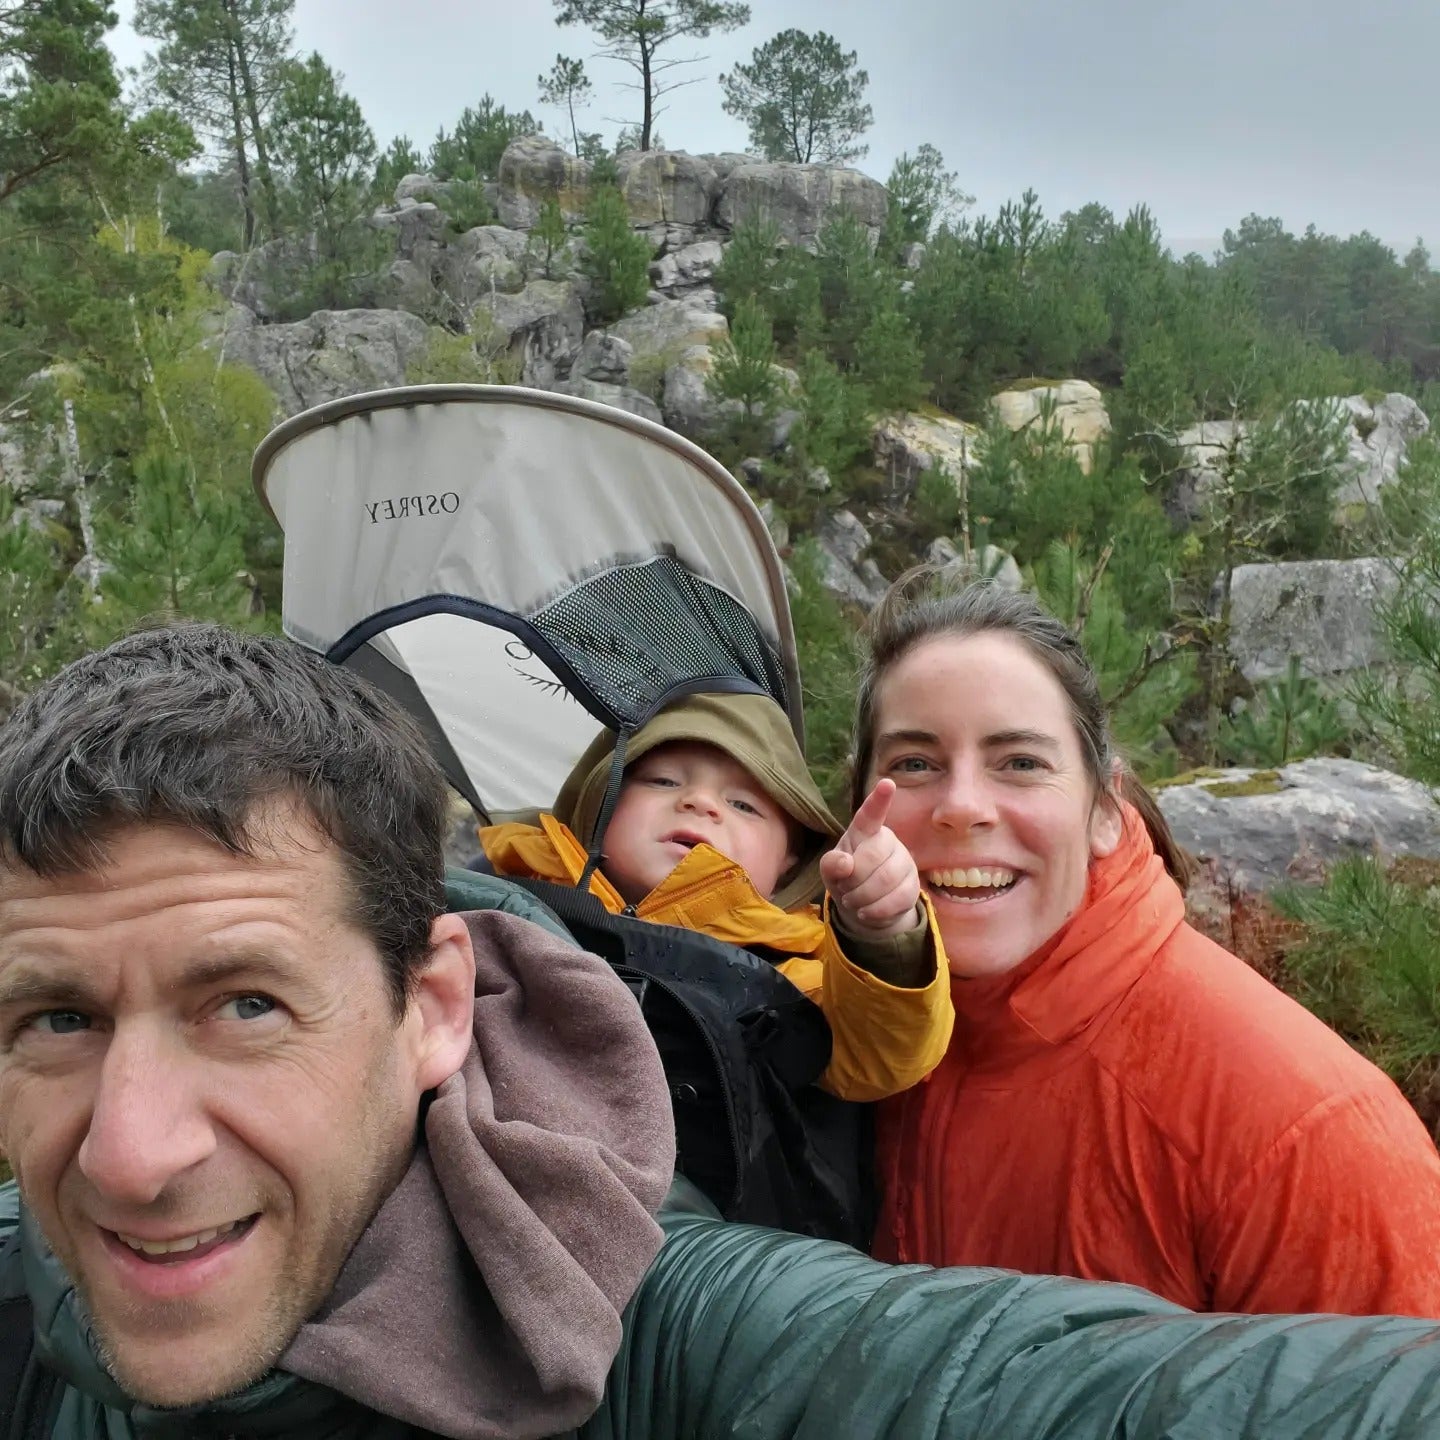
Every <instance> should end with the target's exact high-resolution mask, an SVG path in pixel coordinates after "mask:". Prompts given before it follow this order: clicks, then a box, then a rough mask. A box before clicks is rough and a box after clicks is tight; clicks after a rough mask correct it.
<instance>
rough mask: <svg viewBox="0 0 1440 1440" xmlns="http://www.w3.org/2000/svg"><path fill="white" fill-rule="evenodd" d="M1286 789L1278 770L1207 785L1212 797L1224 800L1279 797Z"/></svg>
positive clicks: (1206, 787) (1260, 771)
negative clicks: (1265, 796)
mask: <svg viewBox="0 0 1440 1440" xmlns="http://www.w3.org/2000/svg"><path fill="white" fill-rule="evenodd" d="M1284 788H1285V785H1284V782H1283V781H1282V780H1281V778H1280V772H1279V771H1278V770H1257V771H1256V772H1255V773H1254V774H1253V775H1251V776H1248V777H1247V778H1246V779H1244V780H1221V781H1217V782H1216V783H1215V784H1211V785H1206V786H1205V789H1206V790H1207V791H1208V792H1209V793H1210V794H1211V795H1217V796H1219V797H1220V799H1222V800H1239V799H1241V798H1243V797H1245V796H1248V795H1278V794H1279V793H1280V792H1281V791H1282V790H1283V789H1284Z"/></svg>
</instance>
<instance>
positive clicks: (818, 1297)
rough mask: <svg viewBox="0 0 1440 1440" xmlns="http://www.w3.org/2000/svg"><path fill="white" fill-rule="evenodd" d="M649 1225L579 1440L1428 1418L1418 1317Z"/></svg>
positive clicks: (1436, 1380)
mask: <svg viewBox="0 0 1440 1440" xmlns="http://www.w3.org/2000/svg"><path fill="white" fill-rule="evenodd" d="M663 1223H664V1224H665V1227H666V1232H667V1238H666V1243H665V1246H664V1248H663V1249H662V1251H661V1253H660V1255H659V1257H658V1258H657V1260H656V1262H655V1264H654V1266H653V1267H652V1269H651V1271H650V1273H649V1275H648V1276H647V1278H646V1280H645V1282H644V1283H643V1284H642V1286H641V1288H640V1290H639V1292H638V1293H637V1294H636V1296H635V1298H634V1300H633V1301H632V1302H631V1305H630V1308H629V1310H628V1312H627V1314H626V1323H625V1335H624V1341H623V1344H622V1347H621V1351H620V1354H619V1356H618V1357H617V1359H616V1362H615V1366H614V1369H613V1370H612V1372H611V1380H610V1385H609V1387H608V1389H607V1392H606V1398H605V1402H604V1404H603V1405H602V1407H601V1409H600V1411H599V1413H598V1414H597V1415H596V1416H595V1417H594V1418H593V1419H592V1420H591V1421H590V1422H589V1423H588V1424H587V1425H586V1426H585V1427H584V1429H583V1430H582V1431H581V1432H580V1433H581V1436H582V1437H583V1440H665V1437H673V1436H682V1435H683V1436H685V1437H686V1440H721V1437H725V1440H731V1437H738V1436H744V1437H746V1440H881V1437H890V1436H904V1437H905V1440H941V1437H944V1440H970V1437H976V1436H984V1437H985V1440H1047V1437H1065V1440H1102V1437H1106V1436H1112V1437H1117V1440H1118V1437H1122V1436H1123V1437H1126V1440H1150V1437H1153V1440H1162V1437H1163V1440H1214V1437H1216V1436H1222V1435H1224V1436H1242V1435H1243V1436H1256V1437H1260V1436H1263V1437H1265V1440H1289V1437H1295V1440H1300V1437H1304V1440H1340V1437H1342V1436H1344V1437H1347V1440H1348V1437H1353V1436H1356V1435H1364V1436H1366V1437H1367V1440H1400V1437H1406V1440H1410V1437H1414V1440H1419V1437H1422V1436H1430V1435H1436V1434H1440V1326H1437V1325H1433V1324H1430V1323H1428V1322H1425V1321H1419V1320H1404V1319H1393V1318H1350V1317H1344V1318H1341V1317H1330V1316H1300V1317H1296V1316H1227V1315H1207V1316H1201V1315H1192V1314H1190V1313H1189V1312H1188V1311H1184V1310H1181V1309H1179V1308H1178V1307H1176V1306H1173V1305H1170V1304H1168V1303H1167V1302H1165V1301H1163V1300H1159V1299H1156V1298H1155V1297H1154V1296H1152V1295H1149V1294H1146V1293H1145V1292H1144V1291H1141V1290H1135V1289H1132V1288H1130V1287H1128V1286H1120V1285H1097V1284H1090V1283H1087V1282H1082V1281H1078V1280H1062V1279H1056V1278H1053V1277H1049V1276H1023V1275H1016V1274H1013V1273H1011V1272H1008V1271H999V1270H979V1269H953V1270H929V1269H925V1268H922V1267H914V1266H906V1267H893V1266H887V1265H882V1264H880V1263H878V1262H876V1261H872V1260H869V1259H867V1258H866V1257H865V1256H863V1255H859V1254H857V1253H856V1252H855V1251H853V1250H850V1249H847V1248H845V1247H844V1246H841V1245H836V1244H831V1243H828V1242H825V1241H816V1240H807V1239H803V1238H800V1237H797V1236H793V1235H784V1234H781V1233H779V1232H776V1231H768V1230H759V1229H756V1228H753V1227H749V1226H739V1225H725V1224H723V1223H721V1222H717V1221H712V1220H707V1219H703V1218H698V1217H695V1216H676V1215H667V1216H665V1217H663Z"/></svg>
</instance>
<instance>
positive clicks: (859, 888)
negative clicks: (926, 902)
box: [820, 780, 925, 940]
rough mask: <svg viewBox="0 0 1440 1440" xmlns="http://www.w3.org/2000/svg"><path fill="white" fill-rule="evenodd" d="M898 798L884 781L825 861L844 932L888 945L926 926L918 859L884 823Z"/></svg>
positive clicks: (891, 783)
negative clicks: (893, 939)
mask: <svg viewBox="0 0 1440 1440" xmlns="http://www.w3.org/2000/svg"><path fill="white" fill-rule="evenodd" d="M894 794H895V782H894V781H893V780H879V781H877V782H876V784H875V788H874V789H873V790H872V791H871V792H870V793H869V794H868V795H867V796H866V797H865V800H864V803H863V804H862V805H861V806H860V808H859V809H858V810H857V811H856V812H855V816H854V819H852V820H851V821H850V824H849V826H848V828H847V829H846V831H845V833H844V834H843V835H842V836H841V837H840V838H839V840H837V841H836V842H835V848H834V849H833V850H831V851H830V852H829V853H828V854H826V855H824V856H823V857H822V858H821V860H820V878H821V879H822V880H824V882H825V888H826V889H827V890H828V891H829V892H830V897H831V900H832V901H833V902H834V904H835V907H836V909H837V911H838V912H839V913H838V915H837V917H836V918H837V920H838V923H839V924H840V927H841V928H842V929H843V930H845V931H847V932H848V933H849V934H851V935H854V936H855V937H856V938H857V939H860V940H889V939H891V938H893V937H894V936H896V935H903V934H906V933H907V932H909V931H912V930H919V929H920V928H921V926H922V925H924V923H925V912H924V909H923V908H922V907H921V905H920V872H919V871H918V870H916V868H915V860H914V857H913V856H912V855H911V854H910V852H909V851H908V850H907V849H906V848H905V846H903V845H902V844H901V843H900V841H899V840H898V839H897V838H896V835H895V832H894V831H893V830H891V829H890V827H889V826H888V825H886V823H885V817H886V815H888V814H889V813H890V801H891V799H892V798H893V796H894Z"/></svg>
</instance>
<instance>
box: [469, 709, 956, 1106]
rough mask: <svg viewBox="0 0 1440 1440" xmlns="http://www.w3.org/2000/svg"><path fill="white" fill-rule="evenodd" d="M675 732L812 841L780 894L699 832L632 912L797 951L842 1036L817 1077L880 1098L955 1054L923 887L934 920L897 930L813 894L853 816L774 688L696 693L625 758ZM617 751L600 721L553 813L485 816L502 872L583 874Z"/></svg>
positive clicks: (799, 975) (610, 905)
mask: <svg viewBox="0 0 1440 1440" xmlns="http://www.w3.org/2000/svg"><path fill="white" fill-rule="evenodd" d="M670 740H700V741H704V742H706V743H708V744H712V745H716V746H717V747H719V748H720V749H722V750H723V751H725V753H726V754H728V755H731V756H733V757H734V758H735V759H736V760H737V761H739V763H740V764H742V765H744V766H745V768H746V769H747V770H749V771H750V773H751V774H752V775H753V776H754V777H755V779H756V780H757V781H758V782H759V783H760V784H761V785H763V787H764V788H765V790H766V792H767V793H768V794H769V795H770V796H771V797H772V798H773V799H774V800H775V801H776V803H777V804H779V805H780V806H782V807H783V808H784V809H785V811H786V812H787V813H788V814H789V815H791V816H792V817H794V818H795V819H796V820H798V821H799V822H800V823H801V824H802V825H803V826H804V827H805V830H806V833H807V836H808V837H809V843H808V845H807V846H806V848H805V852H804V854H803V855H802V857H801V859H800V860H799V861H798V862H797V864H796V866H795V868H794V869H793V870H792V871H791V872H790V874H789V875H788V876H787V877H786V878H785V879H784V880H783V881H782V884H781V887H780V889H779V891H778V892H777V893H776V895H775V897H774V899H773V900H770V899H767V898H766V897H765V896H763V895H761V894H760V893H759V892H758V891H757V890H756V889H755V887H754V885H753V884H752V883H751V881H750V877H749V875H748V874H746V872H745V870H744V869H743V868H742V867H741V866H739V865H737V864H736V863H735V862H734V861H733V860H730V859H729V858H728V857H726V856H724V855H721V854H720V853H719V852H718V851H717V850H715V849H713V848H712V847H711V846H709V845H697V846H696V847H695V848H694V850H692V851H691V852H690V853H689V854H688V855H687V856H686V857H685V858H684V859H683V860H682V861H681V862H680V863H679V864H678V865H677V866H676V867H675V869H674V870H672V871H671V872H670V874H669V875H668V876H667V877H666V878H665V879H664V880H663V881H662V882H661V883H660V884H659V885H657V886H656V887H655V889H654V890H652V891H651V892H650V893H649V894H648V895H647V896H646V897H645V898H644V899H643V900H642V901H640V903H639V904H638V905H636V906H635V907H634V909H633V910H632V911H630V912H629V913H632V914H634V915H636V916H638V917H639V918H640V919H642V920H653V921H655V922H656V923H657V924H663V925H678V926H681V927H683V928H684V929H687V930H695V931H698V932H700V933H701V934H704V935H709V936H711V937H712V938H713V939H716V940H722V941H725V942H727V943H729V944H732V945H739V946H743V947H745V948H747V949H750V948H755V947H763V948H764V949H766V950H773V951H775V952H776V953H777V954H778V955H782V956H789V957H790V958H789V959H784V960H780V961H779V962H778V964H777V968H778V969H779V970H780V972H781V974H783V975H784V976H785V977H786V978H787V979H789V980H790V981H791V983H792V984H794V985H795V986H796V987H797V988H798V989H800V990H801V991H802V992H803V993H804V994H805V995H807V996H809V998H810V999H811V1000H813V1001H814V1002H815V1003H816V1004H817V1005H819V1006H820V1008H821V1009H822V1010H823V1011H824V1013H825V1018H826V1020H828V1021H829V1023H830V1030H831V1034H832V1036H833V1048H832V1051H831V1057H830V1064H829V1066H828V1067H827V1069H826V1071H825V1073H824V1075H822V1076H821V1079H820V1083H821V1085H822V1086H824V1088H825V1089H826V1090H828V1091H829V1092H830V1093H831V1094H832V1095H837V1096H839V1097H840V1098H841V1099H843V1100H881V1099H884V1098H886V1097H887V1096H890V1095H895V1094H898V1093H899V1092H901V1091H903V1090H907V1089H909V1088H910V1086H912V1085H914V1084H915V1083H916V1082H917V1081H919V1080H922V1079H924V1077H925V1076H926V1075H928V1074H929V1073H930V1071H931V1070H933V1069H934V1068H935V1066H936V1065H938V1064H939V1063H940V1059H941V1057H942V1056H943V1055H944V1054H945V1051H946V1048H947V1047H948V1045H949V1043H950V1032H951V1029H952V1027H953V1025H954V1021H955V1012H954V1008H953V1006H952V1004H951V1000H950V981H949V974H948V970H947V966H946V963H945V958H944V949H943V947H942V945H941V941H940V934H939V931H938V929H937V928H936V924H935V917H934V915H933V913H932V912H931V911H930V908H929V902H928V901H922V903H923V904H924V905H925V910H926V921H927V923H926V925H925V926H922V927H918V928H917V929H915V930H913V931H911V932H910V933H908V934H905V935H900V936H897V937H895V938H894V939H891V940H874V939H863V938H860V937H857V936H852V935H850V934H848V933H839V934H837V932H836V929H835V927H834V925H833V923H832V922H831V920H830V916H829V907H828V901H827V902H826V906H825V908H823V909H822V907H821V906H820V905H817V904H815V903H813V902H814V899H815V897H816V896H817V895H818V894H819V893H820V888H821V887H820V879H819V864H820V856H821V855H822V854H824V853H825V851H826V850H827V849H829V848H830V847H831V846H832V845H833V844H834V842H835V840H836V839H838V838H839V836H840V834H841V833H842V828H843V827H841V826H840V824H839V823H838V822H837V821H836V820H835V818H834V817H833V816H832V815H831V814H830V811H829V809H828V807H827V806H826V805H825V802H824V800H823V799H822V798H821V796H820V793H819V791H818V790H817V789H816V788H815V784H814V782H813V781H812V780H811V778H810V774H809V771H808V769H807V768H806V766H805V762H804V758H803V756H802V755H801V754H800V750H799V747H798V745H797V744H796V743H795V739H794V735H793V732H792V731H791V729H790V725H789V722H788V720H787V719H786V718H785V715H784V712H783V711H782V710H781V709H780V707H779V706H778V705H776V704H775V702H774V701H772V700H769V699H766V698H765V697H763V696H759V695H696V696H690V697H688V698H687V699H685V700H682V701H680V702H679V703H678V704H677V705H675V706H673V707H672V708H671V709H669V710H665V711H663V712H662V713H661V714H660V715H658V716H656V717H655V719H654V720H652V721H651V722H650V723H649V724H648V725H645V726H643V727H642V728H641V729H640V730H639V731H637V732H636V734H635V735H634V736H633V737H631V740H630V743H629V745H628V746H627V748H626V752H625V758H626V760H627V762H629V761H634V760H638V759H639V758H640V757H641V756H642V755H644V754H645V753H646V752H647V751H648V750H652V749H654V748H655V747H656V746H657V745H662V744H664V743H666V742H667V741H670ZM613 754H614V736H613V735H610V734H606V735H602V736H601V737H600V738H599V739H598V740H597V741H596V742H595V743H594V744H593V745H591V747H590V749H589V750H588V751H587V752H586V753H585V755H584V756H583V757H582V758H581V760H580V762H579V764H578V765H577V766H576V767H575V770H574V771H573V772H572V774H571V776H570V778H569V779H568V780H567V781H566V783H565V786H564V787H563V788H562V790H561V792H560V796H559V798H558V799H557V801H556V805H555V811H556V813H555V814H544V815H541V816H540V817H539V823H538V824H535V825H529V824H519V823H511V824H504V825H492V826H487V827H484V828H482V829H481V831H480V843H481V846H482V847H483V849H484V851H485V856H486V858H487V859H488V860H489V862H490V864H491V865H492V866H493V867H494V869H495V871H496V873H497V874H500V875H523V876H528V877H532V878H534V879H539V880H549V881H552V882H554V883H556V884H561V885H575V884H577V883H578V882H579V879H580V876H581V874H582V873H583V872H584V869H585V861H586V848H585V845H584V844H583V843H582V841H581V838H580V837H581V836H586V835H589V834H593V833H594V829H595V824H596V820H597V817H598V815H599V812H600V805H601V802H602V799H603V797H604V793H605V784H606V781H607V780H608V778H609V773H610V761H611V757H612V756H613ZM567 821H568V822H569V823H566V822H567ZM602 864H603V861H602ZM590 890H591V893H592V894H594V895H595V896H596V897H597V898H598V899H599V900H600V902H601V904H603V905H604V906H605V908H606V909H607V910H609V911H611V913H612V914H619V913H621V912H622V911H625V910H626V905H625V901H624V899H623V898H622V897H621V895H620V894H619V892H618V891H617V890H616V889H615V888H614V886H612V885H611V884H610V882H609V881H608V880H607V879H605V877H604V875H603V874H602V873H600V872H599V871H597V872H595V873H594V874H593V875H592V876H591V878H590ZM842 947H843V948H842ZM885 976H888V977H889V979H886V978H882V977H885ZM892 980H895V981H899V982H900V983H891V981H892ZM917 981H918V983H915V982H917ZM907 982H908V983H907Z"/></svg>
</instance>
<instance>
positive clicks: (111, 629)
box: [76, 455, 253, 649]
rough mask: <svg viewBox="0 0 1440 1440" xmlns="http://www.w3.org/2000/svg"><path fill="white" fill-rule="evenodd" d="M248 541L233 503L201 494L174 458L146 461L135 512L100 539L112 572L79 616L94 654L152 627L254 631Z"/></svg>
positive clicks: (129, 509) (117, 519) (131, 508)
mask: <svg viewBox="0 0 1440 1440" xmlns="http://www.w3.org/2000/svg"><path fill="white" fill-rule="evenodd" d="M243 535H244V521H243V518H242V515H241V509H240V505H239V503H238V502H237V500H236V498H235V497H234V496H230V495H227V494H225V493H224V492H222V491H220V490H218V489H217V488H214V487H210V486H197V485H196V484H195V482H194V478H193V477H192V475H191V474H190V473H189V468H188V467H187V466H186V464H185V463H184V461H182V460H180V459H178V458H176V457H174V456H169V455H155V456H150V457H147V458H145V459H142V460H141V461H140V463H139V464H137V466H136V467H135V485H134V488H133V490H132V491H131V495H130V501H129V504H128V505H127V506H126V507H125V509H124V511H123V512H122V513H121V514H120V515H117V516H114V517H113V518H111V517H107V518H106V521H105V523H104V524H103V528H102V529H101V531H100V534H99V546H100V553H101V555H102V556H103V558H104V560H105V562H106V565H107V567H108V568H107V571H106V573H105V574H104V575H103V576H102V578H101V580H100V583H99V588H98V591H97V594H96V596H95V598H94V600H93V601H92V602H91V603H87V604H83V605H80V606H78V607H77V609H76V616H77V620H78V623H79V629H80V633H81V635H82V636H83V638H84V640H85V642H86V644H87V645H88V647H89V648H91V649H99V648H100V647H102V646H104V645H108V644H109V643H110V641H112V640H114V639H117V638H118V637H119V636H121V635H124V634H126V633H127V632H128V631H130V630H133V629H134V628H135V627H136V626H137V625H139V624H141V623H144V622H147V621H159V622H164V621H173V620H179V619H188V620H213V621H217V622H219V623H221V624H225V625H248V624H249V623H250V619H251V612H252V607H253V595H252V589H251V584H250V581H249V578H248V576H247V575H246V571H245V551H244V545H243Z"/></svg>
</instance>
